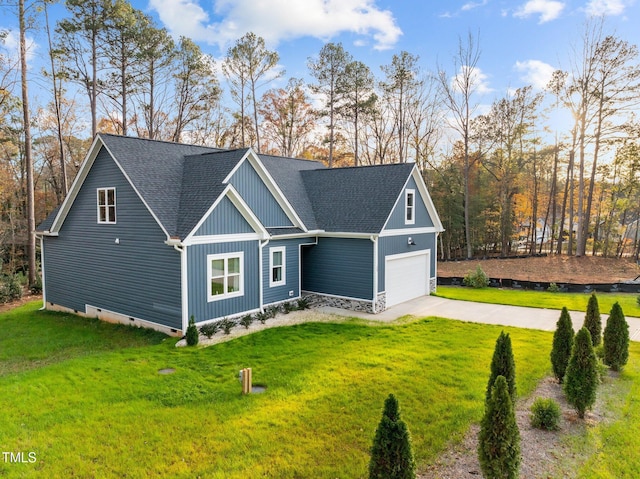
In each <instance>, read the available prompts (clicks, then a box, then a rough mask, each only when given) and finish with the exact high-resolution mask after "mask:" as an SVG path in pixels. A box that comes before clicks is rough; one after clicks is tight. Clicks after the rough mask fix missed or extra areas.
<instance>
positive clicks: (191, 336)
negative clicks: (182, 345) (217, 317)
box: [186, 316, 200, 346]
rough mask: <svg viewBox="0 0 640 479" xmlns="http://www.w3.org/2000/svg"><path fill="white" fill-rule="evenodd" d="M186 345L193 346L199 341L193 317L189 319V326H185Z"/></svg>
mask: <svg viewBox="0 0 640 479" xmlns="http://www.w3.org/2000/svg"><path fill="white" fill-rule="evenodd" d="M186 337H187V344H188V345H189V346H195V345H196V344H198V340H199V339H200V334H199V333H198V328H196V322H195V319H194V318H193V316H191V318H189V326H187V334H186Z"/></svg>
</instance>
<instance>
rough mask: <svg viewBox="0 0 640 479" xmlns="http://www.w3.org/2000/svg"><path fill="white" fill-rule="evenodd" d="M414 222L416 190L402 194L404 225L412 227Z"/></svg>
mask: <svg viewBox="0 0 640 479" xmlns="http://www.w3.org/2000/svg"><path fill="white" fill-rule="evenodd" d="M415 222H416V190H406V191H405V193H404V224H405V225H413V224H415Z"/></svg>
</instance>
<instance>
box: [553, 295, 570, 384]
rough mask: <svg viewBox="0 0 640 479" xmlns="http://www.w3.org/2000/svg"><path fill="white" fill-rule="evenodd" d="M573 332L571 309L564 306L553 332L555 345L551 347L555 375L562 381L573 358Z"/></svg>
mask: <svg viewBox="0 0 640 479" xmlns="http://www.w3.org/2000/svg"><path fill="white" fill-rule="evenodd" d="M573 334H574V333H573V325H572V324H571V317H570V316H569V311H568V310H567V308H566V307H563V308H562V312H561V313H560V319H558V322H557V323H556V331H555V333H553V347H552V348H551V366H552V367H553V375H554V376H555V377H556V379H557V380H558V382H560V383H561V382H562V381H563V380H564V375H565V373H566V372H567V365H568V364H569V359H570V358H571V348H572V347H573Z"/></svg>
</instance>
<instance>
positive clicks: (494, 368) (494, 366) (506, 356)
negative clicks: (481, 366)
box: [486, 331, 516, 403]
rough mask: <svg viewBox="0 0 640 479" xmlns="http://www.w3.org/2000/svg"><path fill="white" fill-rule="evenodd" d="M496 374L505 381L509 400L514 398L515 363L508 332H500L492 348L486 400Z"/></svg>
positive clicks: (489, 396)
mask: <svg viewBox="0 0 640 479" xmlns="http://www.w3.org/2000/svg"><path fill="white" fill-rule="evenodd" d="M498 376H502V377H504V378H505V380H506V381H507V388H508V391H509V397H510V398H511V402H514V403H515V400H516V363H515V361H514V359H513V350H512V348H511V338H510V337H509V333H507V334H505V333H504V331H501V332H500V336H498V339H497V340H496V346H495V349H494V350H493V358H492V359H491V375H490V376H489V382H488V383H487V393H486V402H488V401H489V399H490V398H491V389H492V388H493V385H494V383H495V380H496V378H497V377H498Z"/></svg>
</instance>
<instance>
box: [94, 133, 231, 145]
mask: <svg viewBox="0 0 640 479" xmlns="http://www.w3.org/2000/svg"><path fill="white" fill-rule="evenodd" d="M96 134H97V135H99V136H112V137H114V138H124V139H127V140H136V141H140V140H143V141H150V142H153V143H164V144H167V145H177V146H194V147H196V148H207V149H209V150H211V149H214V150H224V149H222V148H218V147H217V146H207V145H197V144H195V143H182V142H177V141H170V140H156V139H152V138H144V137H142V136H130V135H119V134H117V133H108V132H101V131H99V132H98V133H96Z"/></svg>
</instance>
